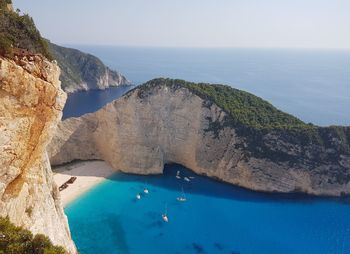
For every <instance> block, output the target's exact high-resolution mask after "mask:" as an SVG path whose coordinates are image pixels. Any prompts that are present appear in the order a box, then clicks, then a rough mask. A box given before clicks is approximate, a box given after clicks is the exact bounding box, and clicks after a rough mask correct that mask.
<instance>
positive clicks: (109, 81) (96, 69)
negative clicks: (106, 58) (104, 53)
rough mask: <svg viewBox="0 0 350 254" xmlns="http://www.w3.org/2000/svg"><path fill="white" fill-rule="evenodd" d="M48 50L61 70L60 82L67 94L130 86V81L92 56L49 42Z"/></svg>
mask: <svg viewBox="0 0 350 254" xmlns="http://www.w3.org/2000/svg"><path fill="white" fill-rule="evenodd" d="M49 49H50V51H51V53H52V55H53V57H54V58H55V59H56V60H57V62H58V65H59V66H60V68H61V70H62V73H61V76H60V80H61V81H62V89H63V90H64V91H65V92H67V93H72V92H76V91H82V90H83V91H86V90H103V89H106V88H108V87H115V86H120V85H129V84H130V81H129V80H127V78H125V77H124V76H123V75H122V74H121V73H119V72H117V71H113V70H111V69H110V68H108V67H107V66H105V65H104V64H103V63H102V61H101V60H100V59H99V58H97V57H95V56H93V55H90V54H86V53H84V52H81V51H79V50H77V49H72V48H66V47H62V46H58V45H56V44H54V43H51V42H49Z"/></svg>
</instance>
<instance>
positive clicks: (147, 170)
mask: <svg viewBox="0 0 350 254" xmlns="http://www.w3.org/2000/svg"><path fill="white" fill-rule="evenodd" d="M189 87H190V86H184V85H181V84H178V83H177V82H176V81H171V82H168V81H167V82H165V81H164V82H163V80H154V81H150V82H148V83H147V84H145V85H143V86H141V87H139V88H136V89H134V90H132V91H130V92H129V93H127V94H126V95H125V96H123V97H122V98H120V99H118V100H116V101H114V102H112V103H110V104H108V105H107V106H105V107H104V108H103V109H101V110H99V111H98V112H96V113H92V114H86V115H84V116H82V117H79V118H70V119H67V120H65V121H63V122H61V123H60V124H59V127H58V132H57V134H56V136H55V137H54V138H53V140H52V143H51V144H50V145H49V148H48V152H49V156H50V160H51V163H53V164H56V165H57V164H62V163H66V162H70V161H73V160H77V159H79V160H88V159H100V160H105V161H107V162H109V163H110V164H111V165H112V166H113V167H114V168H115V169H116V170H121V171H124V172H129V173H137V174H159V173H162V171H163V166H164V164H165V163H178V164H182V165H184V166H186V167H187V168H190V169H192V170H193V171H194V172H196V173H198V174H202V175H207V176H210V177H213V178H216V179H220V180H222V181H225V182H228V183H232V184H235V185H239V186H242V187H245V188H249V189H252V190H257V191H267V192H275V191H276V192H306V193H310V194H315V195H332V196H333V195H334V196H338V195H342V194H350V152H349V150H348V148H349V143H350V128H345V127H344V128H343V127H342V128H339V129H337V128H334V129H332V128H318V127H310V128H308V126H307V125H305V129H306V130H307V131H309V130H311V131H313V132H315V133H317V135H316V136H317V137H320V140H321V141H320V143H317V142H314V141H307V139H306V138H303V136H302V135H304V134H303V133H304V132H302V131H301V132H300V133H301V134H300V133H299V132H296V131H295V130H288V129H268V130H260V129H255V128H253V127H248V126H244V125H243V124H240V123H238V122H237V121H236V120H237V119H234V116H233V115H232V114H230V113H229V112H228V111H226V110H224V109H223V108H221V107H219V106H218V105H217V104H216V103H215V102H214V101H213V100H211V98H210V97H208V96H203V94H202V95H201V94H200V93H198V92H195V91H194V90H192V89H190V88H189ZM202 88H203V90H205V89H207V88H208V87H206V86H204V87H202ZM225 89H227V88H225ZM243 96H245V95H244V94H243ZM223 98H225V97H223ZM240 98H241V99H242V98H243V99H242V101H243V102H244V103H245V105H246V106H247V107H249V106H250V105H249V103H251V101H254V103H255V102H256V98H255V97H254V98H253V97H247V98H246V99H247V100H245V99H244V97H240ZM252 98H253V99H252ZM262 105H265V106H266V108H267V109H268V110H270V108H271V110H272V106H270V105H268V104H266V103H265V104H262ZM273 110H274V111H275V113H276V116H277V115H278V116H282V117H281V119H287V120H286V122H290V121H294V122H296V123H297V124H300V125H302V126H304V124H303V123H302V122H301V121H299V120H296V119H294V118H291V117H289V116H287V114H286V115H283V113H281V112H280V111H277V110H275V109H273ZM248 114H249V112H248ZM244 116H245V117H246V118H249V117H250V115H244ZM290 119H292V120H290ZM338 132H339V133H341V134H342V135H340V134H339V133H338ZM305 135H306V134H305ZM96 170H98V169H96Z"/></svg>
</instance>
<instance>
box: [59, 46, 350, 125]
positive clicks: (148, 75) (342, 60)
mask: <svg viewBox="0 0 350 254" xmlns="http://www.w3.org/2000/svg"><path fill="white" fill-rule="evenodd" d="M74 47H76V48H79V49H82V50H84V51H86V52H89V53H93V54H95V55H97V56H99V57H100V58H101V59H102V60H103V61H104V62H105V63H106V64H108V65H109V66H111V67H112V68H114V69H117V70H119V71H120V72H122V73H123V74H125V75H126V76H127V77H128V78H129V79H130V80H131V81H132V82H133V83H134V84H141V83H143V82H145V81H148V80H150V79H153V78H156V77H170V78H180V79H185V80H188V81H195V82H210V83H221V84H227V85H231V86H233V87H236V88H239V89H243V90H245V91H248V92H251V93H253V94H256V95H258V96H260V97H262V98H264V99H266V100H268V101H269V102H271V103H272V104H274V105H275V106H276V107H278V108H279V109H281V110H283V111H286V112H288V113H291V114H293V115H295V116H297V117H299V118H301V119H302V120H303V121H305V122H312V123H314V124H318V125H332V124H336V125H350V50H302V49H300V50H296V49H294V50H293V49H290V50H288V49H189V48H188V49H186V48H127V47H98V46H74ZM92 93H94V92H92ZM85 95H86V94H82V97H84V96H85ZM99 101H100V100H99ZM93 103H94V101H91V100H90V101H87V102H86V103H85V104H81V107H82V108H86V110H87V112H91V111H90V104H93ZM98 103H100V102H98ZM74 106H75V105H74ZM68 107H69V105H67V109H66V112H67V111H74V110H75V107H70V108H69V109H68Z"/></svg>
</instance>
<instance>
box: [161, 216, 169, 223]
mask: <svg viewBox="0 0 350 254" xmlns="http://www.w3.org/2000/svg"><path fill="white" fill-rule="evenodd" d="M162 218H163V221H164V222H169V219H168V216H167V215H166V214H162Z"/></svg>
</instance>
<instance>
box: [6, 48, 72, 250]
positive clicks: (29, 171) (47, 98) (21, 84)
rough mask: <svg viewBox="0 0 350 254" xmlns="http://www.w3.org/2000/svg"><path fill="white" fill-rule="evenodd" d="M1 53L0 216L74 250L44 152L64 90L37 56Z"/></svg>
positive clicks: (59, 113)
mask: <svg viewBox="0 0 350 254" xmlns="http://www.w3.org/2000/svg"><path fill="white" fill-rule="evenodd" d="M13 59H14V60H9V59H6V58H3V57H0V133H1V135H0V216H2V217H6V216H8V217H9V219H10V220H11V222H13V223H14V224H16V225H17V226H22V227H24V228H26V229H29V230H30V231H32V232H33V233H34V234H37V233H41V234H45V235H47V236H48V237H49V238H50V239H51V241H52V242H53V243H54V244H55V245H60V246H63V247H64V248H66V249H67V250H68V251H69V252H70V253H76V249H75V246H74V243H73V241H72V240H71V237H70V231H69V227H68V224H67V219H66V216H65V215H64V212H63V208H62V205H61V201H60V195H59V192H58V189H57V186H56V184H55V183H54V181H53V177H52V171H51V166H50V163H49V159H48V156H47V153H46V146H47V144H48V143H49V142H50V140H51V138H52V136H53V134H54V132H55V130H56V127H57V124H58V122H59V121H60V119H61V116H62V109H63V106H64V104H65V100H66V94H65V93H64V92H63V91H62V90H61V88H60V81H59V75H60V71H59V68H58V66H57V65H55V64H52V63H51V62H49V61H47V60H46V59H45V58H44V57H42V56H41V55H35V54H27V55H26V56H21V57H18V56H15V57H14V58H13Z"/></svg>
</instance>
